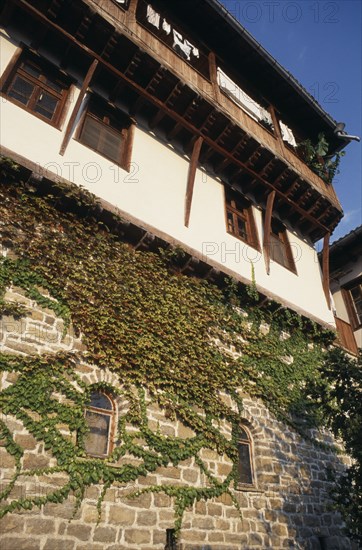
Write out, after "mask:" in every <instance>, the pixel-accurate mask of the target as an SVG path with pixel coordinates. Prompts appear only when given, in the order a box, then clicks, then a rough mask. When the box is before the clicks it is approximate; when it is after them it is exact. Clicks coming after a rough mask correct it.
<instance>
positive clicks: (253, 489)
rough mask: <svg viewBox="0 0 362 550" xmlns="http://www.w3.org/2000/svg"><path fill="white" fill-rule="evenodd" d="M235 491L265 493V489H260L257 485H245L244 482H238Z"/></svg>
mask: <svg viewBox="0 0 362 550" xmlns="http://www.w3.org/2000/svg"><path fill="white" fill-rule="evenodd" d="M234 491H236V492H238V493H265V491H264V490H263V489H259V487H256V486H255V485H243V484H242V483H238V484H237V485H236V487H234Z"/></svg>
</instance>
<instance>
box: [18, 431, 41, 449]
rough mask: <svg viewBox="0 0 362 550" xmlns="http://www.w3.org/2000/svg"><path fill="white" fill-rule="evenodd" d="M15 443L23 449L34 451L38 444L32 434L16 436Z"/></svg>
mask: <svg viewBox="0 0 362 550" xmlns="http://www.w3.org/2000/svg"><path fill="white" fill-rule="evenodd" d="M15 442H16V443H17V444H18V445H20V447H22V448H23V449H26V450H28V451H33V450H34V449H35V447H36V446H37V444H38V442H37V440H36V439H35V437H33V436H32V435H31V434H28V435H26V434H15Z"/></svg>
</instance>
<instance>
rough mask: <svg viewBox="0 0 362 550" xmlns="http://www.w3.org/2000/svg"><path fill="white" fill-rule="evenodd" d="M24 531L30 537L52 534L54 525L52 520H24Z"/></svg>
mask: <svg viewBox="0 0 362 550" xmlns="http://www.w3.org/2000/svg"><path fill="white" fill-rule="evenodd" d="M25 531H26V532H27V533H31V534H32V535H49V534H54V533H55V523H54V521H53V520H52V519H42V518H38V517H37V518H29V519H27V520H26V524H25Z"/></svg>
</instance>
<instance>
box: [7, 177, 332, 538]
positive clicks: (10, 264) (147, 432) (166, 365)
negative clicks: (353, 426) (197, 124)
mask: <svg viewBox="0 0 362 550" xmlns="http://www.w3.org/2000/svg"><path fill="white" fill-rule="evenodd" d="M0 199H1V200H0V215H1V219H2V220H3V221H2V224H1V228H0V229H1V231H0V233H1V243H2V245H3V247H4V248H5V249H6V250H9V249H10V250H11V254H10V255H9V254H8V255H6V256H4V257H2V258H1V260H0V308H1V309H0V314H2V315H13V316H24V315H26V313H27V311H26V308H24V307H23V306H22V305H21V304H15V303H12V304H9V303H7V302H6V301H5V300H4V297H5V292H6V289H7V288H9V287H10V286H11V285H14V286H16V287H21V288H22V289H23V291H24V293H25V295H26V296H27V297H28V298H29V299H31V300H33V301H34V302H36V303H38V304H39V305H40V306H42V307H45V308H48V309H51V310H52V311H53V312H54V314H55V315H56V316H58V317H61V318H62V319H63V321H64V327H65V331H66V330H67V328H68V327H69V323H70V321H72V323H73V325H74V328H75V330H76V331H78V333H79V334H81V335H82V340H83V343H84V345H85V347H86V350H87V351H86V352H83V353H81V352H69V353H65V352H61V353H57V354H55V355H54V354H48V355H47V354H43V355H40V356H20V355H19V356H18V355H10V354H7V353H2V354H1V355H0V370H1V371H3V372H13V373H16V375H17V378H16V380H15V381H14V383H13V384H12V385H11V386H8V387H5V389H3V391H2V392H1V394H0V406H1V410H2V413H3V415H5V416H6V415H12V416H15V417H16V418H17V419H18V420H19V421H21V422H22V424H23V425H24V426H25V428H26V429H27V430H28V431H29V433H30V434H32V435H33V437H34V438H35V439H36V440H38V441H40V442H43V444H44V447H45V449H46V450H48V451H49V452H50V453H51V455H52V457H53V459H54V461H55V463H54V465H53V466H51V467H46V468H37V469H34V470H29V469H24V467H23V457H24V452H25V450H24V449H23V448H22V447H21V446H20V445H19V444H17V443H16V441H15V439H14V436H13V434H12V433H11V432H10V430H9V429H8V427H7V425H6V422H5V420H2V421H1V423H0V430H1V438H2V440H3V442H4V445H5V448H6V450H7V452H8V453H9V454H10V455H12V456H13V457H14V460H15V467H14V476H13V479H12V480H11V482H10V483H9V485H8V487H7V488H6V489H5V490H4V491H3V493H2V494H1V495H0V498H1V500H2V501H3V508H2V511H1V515H5V514H6V513H8V512H12V511H15V510H19V509H21V508H24V509H30V508H32V507H33V506H41V505H43V504H45V503H47V502H62V501H64V500H65V499H67V498H68V497H69V495H74V496H75V497H76V506H80V504H81V502H82V499H83V497H84V494H85V490H86V488H87V487H89V486H91V485H102V486H103V490H102V493H101V496H100V499H99V502H98V509H99V512H100V513H101V503H102V499H103V498H104V496H105V493H106V490H107V489H108V488H109V487H111V486H112V485H114V484H117V483H127V482H134V481H136V480H137V479H138V478H139V477H141V476H146V475H147V474H148V473H150V472H155V471H156V470H157V468H159V467H160V466H163V467H169V466H172V465H174V466H177V465H178V464H180V463H181V462H182V461H184V460H187V459H189V458H193V459H194V460H195V464H197V465H198V467H199V468H200V471H201V472H202V473H203V474H204V475H205V476H206V478H207V479H208V486H207V487H195V486H194V485H192V484H190V486H177V485H156V486H154V485H153V486H149V487H147V488H145V489H143V490H142V491H143V492H144V491H146V492H154V493H158V492H163V493H165V494H167V495H169V496H170V497H173V499H174V503H175V526H176V529H177V530H179V529H180V527H181V523H182V517H183V514H184V511H185V510H186V509H187V508H189V507H190V506H192V505H193V504H194V503H195V502H197V501H199V500H207V499H210V498H215V497H218V496H220V495H221V494H223V493H228V494H229V495H230V496H231V498H232V500H233V502H234V504H235V505H236V506H237V502H236V501H235V498H234V496H233V492H232V488H233V487H234V483H235V476H236V469H235V468H233V469H232V471H231V472H230V474H229V475H228V476H226V478H225V479H224V480H220V479H219V478H217V477H216V476H215V475H214V474H213V473H212V472H211V471H210V470H209V469H208V468H207V465H206V463H205V461H203V460H202V458H201V454H200V452H201V450H202V449H211V450H215V451H216V452H217V453H219V454H220V455H225V456H226V457H228V458H229V459H230V460H231V461H232V462H234V463H235V461H236V459H237V456H236V441H235V435H233V436H232V437H231V438H227V437H226V436H225V435H224V434H223V432H222V431H221V430H220V429H219V427H218V426H219V421H220V420H223V421H225V422H228V423H229V424H230V425H231V426H232V427H233V429H232V434H235V433H237V429H236V428H237V426H238V423H239V421H240V415H241V411H242V400H241V398H240V397H239V391H240V390H242V391H243V392H247V393H248V394H249V395H250V396H254V397H256V398H260V399H262V400H263V401H264V402H265V403H266V404H267V406H268V408H269V409H270V410H272V411H273V412H274V414H276V415H277V416H278V417H279V418H280V419H282V420H284V421H286V422H289V423H290V424H293V425H296V418H301V417H303V418H304V420H308V422H309V423H315V422H316V421H317V420H318V407H317V406H316V403H315V401H313V400H311V399H310V396H309V395H308V393H307V392H306V391H305V388H306V384H308V381H310V382H312V381H313V382H314V383H315V381H316V380H318V379H319V376H320V374H319V369H318V367H319V365H321V363H322V361H323V356H324V353H325V352H324V350H325V348H326V347H327V346H328V345H329V343H331V342H332V340H333V334H332V333H330V332H328V331H325V330H323V329H322V328H321V327H318V326H317V325H316V324H313V323H311V322H310V321H309V320H307V319H304V318H302V317H300V316H298V315H297V314H295V313H293V312H291V311H290V310H287V309H285V308H281V306H280V304H276V303H274V302H270V303H269V304H264V305H263V307H259V296H258V293H257V291H256V286H255V281H254V278H253V283H252V285H251V287H250V288H249V289H247V291H244V292H243V291H241V290H240V289H239V287H238V286H237V285H235V284H234V282H233V281H232V280H230V281H229V284H226V286H225V288H223V289H220V288H217V287H216V286H215V285H213V284H211V283H209V282H207V281H205V280H199V279H196V278H191V277H187V276H185V275H182V274H180V273H178V272H177V270H175V269H174V268H173V267H172V262H173V261H174V260H175V257H176V258H177V257H179V254H180V251H173V252H172V253H171V257H170V253H168V254H167V253H165V251H161V252H160V253H151V252H142V251H135V250H133V249H132V248H131V247H130V246H129V245H127V244H125V243H123V242H121V240H120V239H119V237H118V232H117V223H116V222H117V220H116V218H115V217H112V223H110V224H108V225H107V224H106V223H105V222H104V221H101V218H100V216H98V215H97V213H99V211H100V210H99V209H100V207H99V205H98V204H97V201H96V200H95V199H94V198H93V197H92V196H91V195H90V194H88V193H85V192H84V191H83V190H79V189H78V188H75V187H70V188H69V189H64V188H63V187H62V186H61V185H56V184H54V185H52V186H49V188H45V187H44V185H40V184H39V185H38V186H36V185H32V186H29V185H28V184H26V183H23V182H21V181H19V180H18V179H17V178H16V176H15V177H14V173H13V172H12V171H11V167H10V168H9V167H8V168H7V170H5V169H4V166H3V167H2V181H1V187H0ZM262 324H268V325H269V327H270V328H269V330H268V331H260V326H261V325H262ZM282 330H284V331H287V332H288V337H287V338H281V331H282ZM311 344H313V345H311ZM286 357H288V358H292V360H289V361H286V360H285V358H286ZM82 362H86V363H88V364H93V365H96V366H97V367H98V368H99V369H109V370H110V371H112V372H113V373H114V375H116V376H117V377H118V380H119V385H118V386H117V387H113V386H112V387H111V386H110V387H108V390H109V391H113V392H116V393H118V395H120V396H122V397H124V398H125V399H126V400H127V401H128V403H129V408H128V410H127V411H126V412H124V413H123V414H121V416H120V420H119V425H118V427H117V433H116V445H115V448H114V450H113V452H112V454H111V455H110V456H109V457H107V460H102V459H98V458H92V457H87V456H86V454H85V451H84V438H85V436H86V434H87V426H86V423H85V418H84V408H85V407H86V405H87V403H88V402H89V400H90V392H91V390H92V388H91V387H89V386H87V385H86V384H85V383H84V381H83V380H82V379H81V378H80V376H79V375H78V374H77V368H78V365H79V364H80V363H82ZM93 389H94V388H93ZM225 393H226V394H228V395H229V396H230V397H231V399H232V402H233V406H228V405H226V404H225V400H223V399H222V395H223V394H225ZM59 396H62V399H59ZM148 400H151V401H152V402H154V403H157V405H158V406H160V407H161V408H162V409H163V410H164V411H166V412H167V414H168V415H169V416H171V417H173V418H177V419H178V420H179V421H181V422H182V423H183V424H184V425H185V426H187V427H189V428H191V429H192V430H193V433H194V434H195V435H194V436H192V437H189V438H185V439H183V438H180V437H173V436H165V435H162V434H161V433H160V432H159V431H152V430H151V429H150V428H149V425H148V419H147V404H148ZM64 425H65V426H67V429H68V432H69V433H70V434H72V435H73V437H69V435H66V434H64V433H63V431H62V429H61V426H64ZM303 425H306V423H305V422H304V423H303ZM130 426H131V427H132V430H130V429H129V427H130ZM128 456H130V457H133V458H137V459H138V461H137V464H135V463H134V461H128V462H127V457H128ZM121 459H124V460H125V462H124V463H123V462H122V464H121V466H120V464H119V461H120V460H121ZM54 472H62V473H63V474H64V476H65V477H66V480H67V481H65V482H64V485H63V486H62V487H60V488H57V489H55V490H54V491H53V492H50V493H49V494H47V495H42V496H33V497H31V498H30V497H29V498H23V499H21V498H20V499H19V498H18V499H16V498H13V499H12V498H9V497H10V495H11V490H12V488H13V487H14V485H15V483H16V481H17V480H18V479H19V477H20V476H24V475H26V476H33V477H34V478H37V477H38V476H40V475H42V474H51V473H54Z"/></svg>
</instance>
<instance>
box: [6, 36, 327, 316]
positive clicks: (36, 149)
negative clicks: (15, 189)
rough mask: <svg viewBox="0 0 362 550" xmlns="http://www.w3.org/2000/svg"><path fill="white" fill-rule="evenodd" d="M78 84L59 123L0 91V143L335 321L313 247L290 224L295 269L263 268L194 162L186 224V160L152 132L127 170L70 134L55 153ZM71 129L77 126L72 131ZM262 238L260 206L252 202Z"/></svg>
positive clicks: (138, 135) (142, 138)
mask: <svg viewBox="0 0 362 550" xmlns="http://www.w3.org/2000/svg"><path fill="white" fill-rule="evenodd" d="M16 47H17V45H16V44H14V43H12V42H11V41H10V40H9V39H8V38H7V37H6V32H5V31H2V33H1V37H0V52H1V72H3V71H4V69H5V68H6V67H7V65H8V63H9V62H10V60H11V58H12V55H13V54H14V52H15V50H16ZM78 94H79V88H76V87H73V90H72V93H71V95H70V101H68V105H67V116H66V118H65V120H64V122H63V125H62V128H61V130H58V129H56V128H55V127H53V126H51V125H49V124H47V123H46V122H43V121H42V120H40V119H39V118H37V117H35V116H33V115H32V114H31V113H29V112H27V111H25V110H24V109H22V108H20V107H18V106H17V105H15V104H14V103H12V102H11V101H9V100H7V99H6V98H5V97H3V96H2V97H1V123H0V124H1V125H0V139H1V146H2V147H4V148H6V149H9V150H10V151H13V152H14V153H17V154H18V155H21V156H23V157H25V158H26V159H28V160H29V161H32V162H34V163H35V164H38V165H39V168H40V169H42V168H46V169H48V170H50V171H51V172H54V173H55V174H57V175H59V176H62V177H63V178H65V179H67V180H69V181H72V182H74V183H75V184H77V185H81V186H83V187H85V188H86V189H88V190H89V191H91V192H92V193H94V194H95V195H96V196H98V197H100V198H101V199H104V200H106V201H108V202H109V203H111V204H112V205H114V206H116V207H118V208H119V209H120V210H121V211H123V212H124V213H125V214H126V215H127V214H128V215H130V216H131V217H133V218H136V219H137V220H139V222H140V224H141V225H143V226H144V227H146V228H149V229H150V230H151V231H154V232H155V234H163V236H165V238H166V240H170V241H172V242H176V243H177V244H179V245H181V246H182V245H185V246H186V247H187V248H188V249H191V250H192V251H194V252H195V253H196V254H197V255H198V256H199V257H203V259H204V260H206V261H210V262H211V263H212V264H213V265H215V263H216V264H217V265H218V266H219V269H220V270H226V271H227V272H228V273H230V274H232V275H234V276H235V277H236V278H240V279H241V280H247V281H251V278H252V276H251V273H252V265H253V266H254V271H255V282H256V285H257V287H258V288H259V289H260V290H261V291H262V292H264V293H265V294H266V295H268V296H271V297H274V298H275V299H277V300H279V301H281V302H282V303H283V304H285V305H288V306H290V307H292V308H294V309H296V310H297V311H300V312H302V313H304V314H305V315H307V316H309V317H312V318H315V319H316V320H317V321H320V322H322V323H323V324H328V325H330V326H331V327H334V326H335V325H334V318H333V314H332V311H330V310H329V309H328V306H327V303H326V299H325V296H324V292H323V287H322V279H321V273H320V267H319V263H318V258H317V254H316V252H315V250H314V248H313V246H312V245H311V244H310V243H309V242H306V241H305V240H303V239H302V238H301V237H300V236H298V235H297V234H294V233H292V232H290V231H288V236H289V241H290V244H291V248H292V251H293V256H294V262H295V265H296V270H297V274H295V273H293V272H292V271H289V270H288V269H286V268H285V267H283V266H282V265H279V264H278V263H276V262H274V261H273V260H271V266H270V275H267V272H266V267H265V262H264V258H263V254H262V253H259V252H258V251H257V250H255V249H253V248H252V247H250V246H248V245H247V244H245V243H244V242H243V241H241V240H239V239H237V238H235V237H234V236H232V235H230V234H228V233H227V230H226V219H225V206H224V203H225V198H224V186H223V184H222V182H221V181H218V180H217V179H215V178H213V177H211V176H210V175H208V174H206V173H205V172H203V171H202V170H200V169H198V170H197V173H196V178H195V187H194V194H193V200H192V207H191V216H190V223H189V227H188V228H187V227H185V225H184V212H185V194H186V184H187V176H188V170H189V159H188V158H186V157H185V158H183V157H182V156H180V154H178V153H176V152H175V151H174V150H173V148H171V147H167V146H166V145H165V144H164V143H161V142H160V141H158V140H157V139H156V138H155V137H154V136H153V135H152V133H150V132H147V131H145V130H143V129H141V128H136V132H135V137H134V146H133V152H132V164H131V171H130V172H129V173H127V172H126V171H125V170H123V169H122V168H120V167H118V166H115V165H114V164H112V163H111V162H110V161H109V160H107V159H106V158H104V157H102V156H101V155H100V154H98V153H96V152H94V151H92V150H91V149H89V148H88V147H86V146H84V145H82V144H81V143H79V142H78V141H76V140H75V139H74V137H73V138H72V139H71V140H70V143H69V145H68V147H67V150H66V153H65V154H64V156H61V155H60V154H59V150H60V147H61V143H62V140H63V138H64V133H65V128H66V126H67V122H68V120H69V117H70V115H71V112H72V108H73V106H74V102H75V101H76V99H77V96H78ZM73 136H74V133H73ZM253 210H254V217H255V222H256V226H257V231H258V238H259V242H260V244H262V239H263V234H262V232H263V229H262V212H261V210H259V209H257V208H256V207H253Z"/></svg>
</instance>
